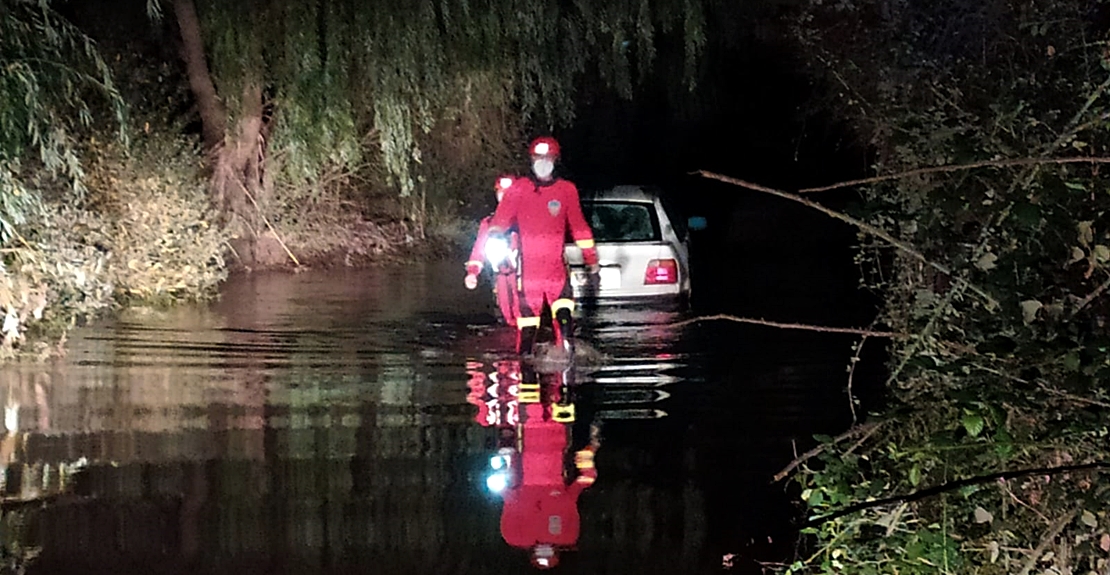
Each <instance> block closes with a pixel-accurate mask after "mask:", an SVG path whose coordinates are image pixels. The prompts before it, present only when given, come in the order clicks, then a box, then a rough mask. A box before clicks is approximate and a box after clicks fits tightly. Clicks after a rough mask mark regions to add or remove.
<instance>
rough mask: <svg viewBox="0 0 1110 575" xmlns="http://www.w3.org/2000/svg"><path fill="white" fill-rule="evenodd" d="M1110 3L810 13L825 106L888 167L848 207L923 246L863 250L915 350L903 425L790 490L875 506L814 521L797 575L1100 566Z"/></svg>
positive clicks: (823, 464) (897, 376) (1109, 463)
mask: <svg viewBox="0 0 1110 575" xmlns="http://www.w3.org/2000/svg"><path fill="white" fill-rule="evenodd" d="M1108 9H1110V4H1107V3H1106V2H1081V1H1077V0H1035V1H1033V2H1013V1H1009V0H993V1H990V2H985V3H963V2H956V1H942V2H913V1H911V2H900V3H889V2H878V1H870V0H862V1H856V0H847V1H844V2H835V3H824V2H819V1H814V2H812V3H810V4H809V6H808V7H807V8H806V10H805V11H804V14H803V15H802V17H801V18H800V19H799V22H800V24H799V25H798V27H797V28H796V37H797V38H798V39H799V41H800V43H801V45H802V47H803V50H804V51H805V52H806V53H807V54H808V56H810V59H811V62H812V63H813V66H814V67H813V70H814V72H815V74H817V75H819V76H820V77H821V78H823V79H824V80H825V81H826V82H827V86H829V88H830V90H829V95H830V98H829V100H828V101H827V102H826V103H827V104H828V105H829V106H831V107H833V108H834V109H835V110H836V111H837V113H839V114H840V115H841V116H842V117H846V118H850V119H851V120H852V122H853V123H854V125H855V127H856V129H857V131H858V135H859V137H860V139H862V140H863V141H866V142H870V145H871V146H872V149H873V151H874V158H875V169H876V171H877V172H878V173H879V174H890V175H891V177H890V178H889V179H886V180H883V181H877V182H875V183H873V184H871V185H868V186H865V187H863V188H862V195H863V198H864V200H865V201H864V208H863V209H862V210H861V213H860V214H858V215H859V217H861V218H863V219H865V220H866V221H867V222H868V223H869V224H871V225H874V226H877V227H879V228H882V229H885V230H887V231H889V232H890V233H891V234H892V235H894V236H895V237H898V238H899V239H900V240H902V241H904V242H905V243H906V244H908V245H909V246H912V247H911V248H908V249H906V248H904V247H903V248H899V249H895V248H893V247H891V246H889V245H886V244H885V243H880V242H878V241H876V242H875V243H868V244H866V245H865V246H864V248H863V250H862V252H861V259H863V260H865V261H868V262H870V263H871V264H872V265H871V266H870V269H872V270H873V271H874V272H875V273H874V275H873V276H872V277H871V279H870V282H869V283H870V287H872V288H873V289H876V290H878V291H879V292H880V293H881V294H882V295H883V296H884V298H885V305H884V308H883V311H882V313H881V315H880V318H879V319H880V321H881V322H883V323H885V324H887V325H888V326H889V327H890V328H891V329H892V331H895V332H898V333H902V334H905V336H906V337H904V338H900V339H897V340H896V341H895V343H894V345H892V346H891V352H892V358H891V365H890V369H891V372H890V376H889V379H888V385H889V387H890V388H891V390H892V391H893V394H892V405H891V406H889V407H888V408H887V409H885V410H883V412H882V413H880V414H877V415H876V418H877V419H879V420H891V421H892V423H889V424H887V425H883V426H882V427H881V428H880V429H879V430H878V431H877V432H875V433H874V434H872V435H869V436H868V437H867V439H866V440H865V441H860V442H850V441H844V442H841V443H835V442H829V444H828V445H827V446H826V448H827V449H826V452H825V456H824V457H822V458H821V461H820V464H816V463H814V462H811V465H810V466H809V467H808V468H807V469H806V470H805V472H804V473H802V474H801V475H800V476H799V477H798V479H797V480H798V482H799V483H800V484H801V486H802V488H803V489H804V491H803V495H804V499H805V503H806V504H807V506H808V507H809V509H810V512H811V513H812V514H813V515H822V514H826V513H834V514H836V513H838V512H840V511H843V510H845V509H849V508H852V506H853V505H857V504H861V503H862V502H867V501H881V502H883V503H881V504H880V503H876V504H875V505H874V506H866V505H863V507H864V508H861V509H858V510H857V511H854V512H852V513H847V514H845V515H833V516H832V517H830V518H829V519H828V520H827V521H817V522H815V526H814V527H812V528H811V529H809V530H808V531H807V532H808V533H809V534H811V535H812V536H814V538H813V540H812V542H813V544H814V545H815V547H814V548H813V553H812V554H810V555H807V556H803V557H800V558H799V561H798V562H797V563H795V564H794V565H793V566H791V567H790V569H789V571H791V572H794V573H798V572H820V573H834V572H835V573H843V572H851V573H892V572H900V573H1016V572H1020V573H1041V572H1054V573H1067V572H1074V573H1088V572H1096V573H1103V572H1106V569H1107V561H1108V558H1110V555H1108V552H1110V531H1108V527H1110V526H1108V522H1110V516H1108V510H1110V492H1108V491H1107V489H1106V487H1105V485H1106V483H1107V482H1106V478H1105V474H1106V473H1108V472H1110V441H1108V439H1107V438H1108V433H1110V432H1108V429H1110V394H1108V389H1107V387H1106V382H1107V381H1110V336H1108V333H1107V329H1106V320H1107V316H1108V314H1110V300H1108V294H1107V290H1108V288H1110V258H1108V256H1110V248H1108V246H1110V219H1108V218H1107V211H1108V210H1110V194H1108V193H1107V190H1108V189H1110V181H1108V180H1107V178H1106V177H1105V175H1104V172H1105V167H1104V166H1103V165H1102V164H1103V163H1107V162H1110V159H1106V158H1105V157H1104V156H1106V155H1107V154H1106V152H1107V150H1110V130H1108V128H1110V123H1108V121H1107V120H1108V119H1110V52H1108V51H1107V50H1106V46H1107V29H1106V26H1107V22H1108V20H1107V16H1108V15H1110V12H1108ZM834 24H835V25H834ZM1092 157H1093V158H1094V159H1089V158H1092ZM1076 158H1080V159H1076ZM938 167H939V168H938ZM931 168H937V169H931ZM896 174H901V175H896ZM1023 470H1038V471H1037V472H1036V473H1029V474H1022V471H1023ZM976 478H978V479H976ZM914 494H917V495H914Z"/></svg>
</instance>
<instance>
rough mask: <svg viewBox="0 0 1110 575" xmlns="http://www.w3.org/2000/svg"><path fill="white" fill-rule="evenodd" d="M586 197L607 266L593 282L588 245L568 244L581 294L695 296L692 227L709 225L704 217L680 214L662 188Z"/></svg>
mask: <svg viewBox="0 0 1110 575" xmlns="http://www.w3.org/2000/svg"><path fill="white" fill-rule="evenodd" d="M581 202H582V212H583V213H584V214H585V216H586V221H587V222H588V223H589V224H590V227H591V228H592V229H593V234H594V242H595V243H596V245H597V255H598V260H599V263H600V265H601V271H600V273H599V274H598V281H596V282H591V281H590V277H589V274H588V273H587V270H586V267H585V264H584V262H583V260H582V251H581V250H580V249H578V248H577V247H576V246H575V245H574V244H573V243H568V244H567V245H566V247H565V249H564V253H565V255H566V258H567V262H568V264H569V265H570V274H571V275H570V279H571V285H572V286H573V288H574V297H575V298H576V299H587V300H588V299H595V298H596V299H597V300H599V301H610V300H626V299H629V300H636V299H639V298H648V297H669V298H675V299H680V300H687V299H688V298H689V296H690V292H691V287H692V286H691V283H690V250H689V231H690V229H691V227H693V229H700V228H701V227H704V224H705V220H704V219H702V218H690V220H689V221H687V220H684V219H680V217H679V215H678V213H677V212H676V211H675V210H674V209H671V208H669V206H668V203H667V202H666V201H665V200H664V198H663V195H662V194H661V192H660V191H659V190H657V189H654V188H650V187H645V186H616V187H614V188H610V189H607V190H603V191H598V192H584V193H583V194H582V195H581Z"/></svg>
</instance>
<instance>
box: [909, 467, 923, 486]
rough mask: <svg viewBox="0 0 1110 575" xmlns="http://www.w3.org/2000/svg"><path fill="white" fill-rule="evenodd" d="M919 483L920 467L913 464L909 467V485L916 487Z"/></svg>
mask: <svg viewBox="0 0 1110 575" xmlns="http://www.w3.org/2000/svg"><path fill="white" fill-rule="evenodd" d="M920 484H921V467H919V466H918V465H916V464H915V465H914V466H913V467H911V468H910V485H912V486H914V487H917V486H918V485H920Z"/></svg>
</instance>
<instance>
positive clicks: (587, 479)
mask: <svg viewBox="0 0 1110 575" xmlns="http://www.w3.org/2000/svg"><path fill="white" fill-rule="evenodd" d="M575 481H577V482H578V483H582V484H585V485H591V484H593V482H594V478H593V477H590V476H589V475H579V476H578V478H577V479H575Z"/></svg>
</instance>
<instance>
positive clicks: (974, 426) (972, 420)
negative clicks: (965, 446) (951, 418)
mask: <svg viewBox="0 0 1110 575" xmlns="http://www.w3.org/2000/svg"><path fill="white" fill-rule="evenodd" d="M960 421H961V423H963V425H964V430H965V431H967V434H968V435H970V436H972V437H978V435H979V434H980V433H982V432H983V425H984V423H985V422H984V421H983V416H981V415H979V414H978V413H968V414H966V415H964V417H963V419H962V420H960Z"/></svg>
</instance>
